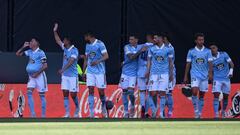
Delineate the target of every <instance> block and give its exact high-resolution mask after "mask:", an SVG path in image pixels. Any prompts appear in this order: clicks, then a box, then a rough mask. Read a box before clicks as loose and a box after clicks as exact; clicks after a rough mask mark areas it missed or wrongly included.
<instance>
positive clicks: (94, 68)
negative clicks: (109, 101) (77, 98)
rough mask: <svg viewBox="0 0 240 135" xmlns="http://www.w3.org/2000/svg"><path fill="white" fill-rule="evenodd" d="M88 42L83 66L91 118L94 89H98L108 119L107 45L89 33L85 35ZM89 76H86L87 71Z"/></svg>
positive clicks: (104, 113)
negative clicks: (106, 90) (106, 94)
mask: <svg viewBox="0 0 240 135" xmlns="http://www.w3.org/2000/svg"><path fill="white" fill-rule="evenodd" d="M84 39H85V41H86V42H87V44H86V50H85V55H86V59H85V61H84V65H83V73H84V74H83V78H86V82H87V86H88V89H89V96H88V103H89V110H90V118H94V88H95V87H97V88H98V94H99V97H100V100H101V102H102V115H103V117H104V118H107V117H108V113H107V109H106V96H105V88H106V87H107V82H106V71H105V70H106V69H105V61H106V60H107V59H108V58H109V56H108V52H107V49H106V47H105V44H104V43H103V42H102V41H100V40H98V39H96V38H95V35H94V34H93V33H91V32H88V33H86V34H85V35H84ZM86 70H87V74H86V75H85V71H86Z"/></svg>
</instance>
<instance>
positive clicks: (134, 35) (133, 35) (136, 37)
mask: <svg viewBox="0 0 240 135" xmlns="http://www.w3.org/2000/svg"><path fill="white" fill-rule="evenodd" d="M129 37H134V38H135V39H138V36H136V34H131V35H129Z"/></svg>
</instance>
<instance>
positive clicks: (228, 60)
mask: <svg viewBox="0 0 240 135" xmlns="http://www.w3.org/2000/svg"><path fill="white" fill-rule="evenodd" d="M224 55H225V56H224V57H225V60H226V61H227V62H228V63H229V62H231V61H232V59H231V58H230V57H229V55H228V54H227V53H226V52H224Z"/></svg>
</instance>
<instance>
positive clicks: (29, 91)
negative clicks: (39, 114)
mask: <svg viewBox="0 0 240 135" xmlns="http://www.w3.org/2000/svg"><path fill="white" fill-rule="evenodd" d="M27 96H28V106H29V108H30V112H31V116H32V117H36V114H35V111H34V101H33V96H32V90H28V91H27Z"/></svg>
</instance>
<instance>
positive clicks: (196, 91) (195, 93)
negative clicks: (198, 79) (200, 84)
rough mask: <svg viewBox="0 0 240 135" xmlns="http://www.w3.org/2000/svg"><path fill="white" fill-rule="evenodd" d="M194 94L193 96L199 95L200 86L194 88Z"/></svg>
mask: <svg viewBox="0 0 240 135" xmlns="http://www.w3.org/2000/svg"><path fill="white" fill-rule="evenodd" d="M192 94H193V96H197V95H198V88H195V87H194V88H192Z"/></svg>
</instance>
